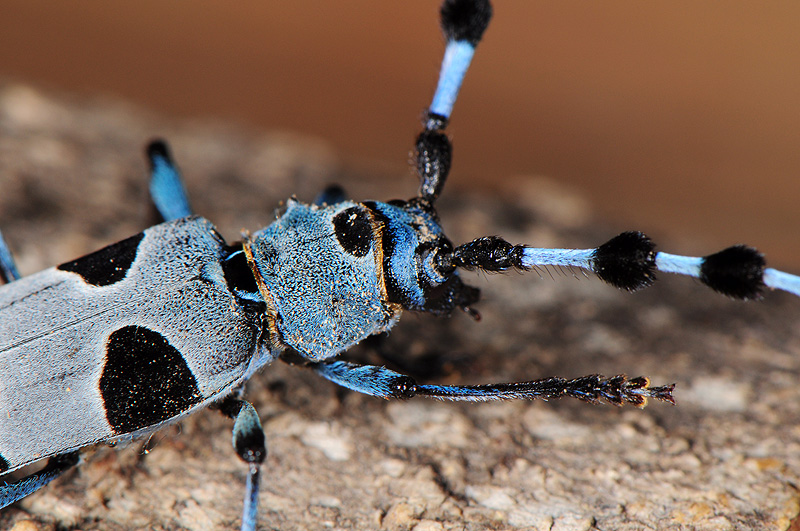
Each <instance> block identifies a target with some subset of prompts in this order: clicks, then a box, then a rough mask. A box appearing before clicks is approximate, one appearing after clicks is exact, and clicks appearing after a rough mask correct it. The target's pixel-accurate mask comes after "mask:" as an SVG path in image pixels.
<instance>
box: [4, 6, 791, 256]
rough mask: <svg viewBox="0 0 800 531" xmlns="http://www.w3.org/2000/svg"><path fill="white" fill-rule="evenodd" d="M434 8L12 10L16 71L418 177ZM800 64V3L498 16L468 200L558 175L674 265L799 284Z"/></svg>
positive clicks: (462, 126) (542, 9) (461, 148)
mask: <svg viewBox="0 0 800 531" xmlns="http://www.w3.org/2000/svg"><path fill="white" fill-rule="evenodd" d="M437 4H438V2H436V1H435V0H406V1H403V2H375V1H367V0H353V1H343V2H326V3H322V2H316V1H308V0H296V1H293V2H264V1H256V0H240V1H238V2H235V3H223V2H210V1H205V0H193V1H188V0H171V1H169V2H163V1H155V0H136V1H131V2H107V1H101V0H84V1H82V2H69V3H67V2H51V1H49V0H48V1H44V0H4V2H3V5H2V7H0V76H2V77H4V78H7V79H12V80H21V81H25V82H30V83H32V84H35V85H39V86H45V87H50V88H56V89H63V90H67V91H70V92H76V93H79V94H84V95H97V94H103V95H113V96H118V97H122V98H126V99H129V100H132V101H135V102H137V103H140V104H142V105H144V106H147V107H150V108H152V109H154V110H156V111H158V112H163V113H168V114H173V115H183V116H218V117H222V118H223V119H232V120H237V121H241V122H245V123H249V124H253V125H256V126H258V127H264V128H283V129H287V130H293V131H299V132H303V133H306V134H311V135H316V136H319V137H323V138H325V139H327V140H328V141H330V143H331V144H333V145H334V147H335V148H336V149H337V151H338V152H340V153H341V154H342V158H343V161H344V163H345V164H346V165H348V166H349V167H351V168H357V169H368V168H374V169H379V171H378V173H379V174H380V175H381V176H382V177H385V176H386V175H397V176H408V175H409V174H408V170H407V154H408V151H409V149H410V146H411V143H412V141H413V138H414V137H415V135H416V133H417V132H418V129H419V122H418V118H419V117H420V115H421V111H422V110H423V109H424V107H425V106H426V105H427V104H428V103H429V101H430V97H431V95H432V92H433V87H434V84H435V80H436V74H437V71H438V65H439V61H440V58H441V52H442V42H441V37H440V35H439V31H438V27H437V20H436V19H437V9H438V6H437ZM799 67H800V2H796V1H795V0H786V1H774V2H769V3H756V2H749V1H727V2H724V3H719V2H697V1H694V0H692V1H688V0H687V1H672V2H669V3H656V2H639V1H633V0H608V1H603V2H591V3H590V2H581V1H577V0H576V1H558V2H551V1H532V0H514V1H508V2H503V1H497V2H496V5H495V18H494V20H493V22H492V25H491V26H490V28H489V31H488V32H487V34H486V37H485V40H484V42H483V43H482V44H481V46H480V48H479V50H478V53H477V55H476V59H475V62H474V64H473V68H472V70H471V72H470V73H469V74H468V76H467V80H466V84H465V87H464V89H463V90H462V93H461V98H460V101H459V102H458V104H457V105H456V108H455V113H454V119H453V123H452V126H451V128H450V132H451V134H452V137H453V139H454V143H455V166H454V170H453V176H452V179H451V182H450V186H459V187H478V186H483V187H491V186H492V184H493V183H496V182H497V181H498V180H500V179H503V178H505V177H507V176H511V175H521V174H524V175H536V174H543V175H547V176H550V177H552V178H554V179H557V180H558V181H560V182H564V183H573V184H574V185H575V186H577V187H580V188H581V189H583V190H584V191H585V192H586V194H587V195H589V196H590V197H592V200H593V203H594V204H595V205H596V207H597V208H598V209H599V210H600V211H601V212H602V213H603V214H604V215H606V216H607V217H609V218H610V219H612V220H613V221H614V222H615V223H617V224H619V226H620V228H622V227H625V228H637V229H641V230H645V231H646V232H648V233H650V234H651V235H652V236H653V237H655V238H656V239H657V241H663V242H664V243H665V244H667V246H668V249H667V250H670V251H675V252H677V251H689V252H695V253H698V252H703V251H709V250H716V249H718V248H721V247H723V246H726V245H729V244H732V243H737V242H740V241H741V242H746V243H751V244H753V245H757V246H758V247H759V248H760V249H761V250H762V251H764V252H765V253H767V255H768V258H769V259H771V263H772V264H774V265H777V266H782V267H785V268H789V269H791V270H793V271H800V246H799V245H798V243H800V236H798V229H800V209H798V208H797V207H796V205H797V203H798V200H800V68H799ZM142 140H143V142H144V141H145V140H146V139H142ZM184 164H186V163H184ZM408 178H409V179H410V181H409V182H410V187H409V193H411V191H412V190H413V186H414V184H413V180H411V178H410V177H408ZM353 192H354V195H356V196H358V193H357V191H353ZM0 193H1V192H0ZM693 242H694V243H693ZM532 243H535V242H532ZM695 243H696V244H697V245H695ZM679 246H680V247H679Z"/></svg>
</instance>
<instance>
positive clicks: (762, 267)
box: [438, 232, 800, 300]
mask: <svg viewBox="0 0 800 531" xmlns="http://www.w3.org/2000/svg"><path fill="white" fill-rule="evenodd" d="M439 260H440V263H439V264H438V265H439V267H441V268H443V269H452V268H453V267H460V268H464V269H480V270H482V271H494V272H502V271H506V270H508V269H512V268H516V269H522V270H529V269H536V268H546V267H548V266H556V267H568V268H569V267H580V268H583V269H587V270H589V271H592V272H594V273H595V274H596V275H597V276H598V277H600V279H601V280H603V281H605V282H608V283H609V284H611V285H612V286H616V287H618V288H620V289H626V290H628V291H636V290H638V289H641V288H644V287H647V286H649V285H651V284H652V283H653V282H654V281H655V279H656V272H657V271H663V272H665V273H676V274H679V275H688V276H691V277H695V278H697V279H699V280H700V281H701V282H702V283H703V284H705V285H706V286H708V287H710V288H711V289H713V290H714V291H717V292H719V293H722V294H723V295H727V296H729V297H732V298H735V299H743V300H747V299H757V298H759V297H760V296H761V290H762V289H763V288H764V287H768V288H772V289H780V290H784V291H788V292H789V293H793V294H794V295H798V296H800V277H798V276H796V275H790V274H789V273H784V272H783V271H778V270H776V269H772V268H768V267H766V262H765V260H764V257H763V256H762V255H761V253H759V252H758V251H757V250H756V249H753V248H752V247H747V246H744V245H735V246H733V247H728V248H727V249H723V250H722V251H720V252H718V253H714V254H710V255H707V256H702V257H692V256H680V255H676V254H668V253H662V252H656V250H655V244H653V242H652V241H650V239H649V238H648V237H647V236H645V235H644V234H642V233H641V232H623V233H622V234H620V235H619V236H616V237H614V238H612V239H611V240H609V241H607V242H606V243H604V244H603V245H601V246H599V247H597V248H595V249H539V248H535V247H528V246H526V245H511V244H510V243H508V242H507V241H505V240H503V239H502V238H499V237H497V236H487V237H484V238H478V239H476V240H473V241H471V242H468V243H465V244H464V245H459V246H458V247H456V248H455V249H454V250H453V251H452V253H443V254H442V255H441V256H440V257H439Z"/></svg>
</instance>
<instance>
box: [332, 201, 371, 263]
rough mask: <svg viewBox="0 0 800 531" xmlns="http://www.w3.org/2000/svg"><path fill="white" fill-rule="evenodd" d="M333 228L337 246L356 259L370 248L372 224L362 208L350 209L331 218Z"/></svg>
mask: <svg viewBox="0 0 800 531" xmlns="http://www.w3.org/2000/svg"><path fill="white" fill-rule="evenodd" d="M333 228H334V233H335V234H336V239H337V240H338V241H339V245H341V246H342V249H344V250H345V252H347V253H348V254H351V255H353V256H355V257H357V258H361V257H363V256H366V255H367V253H369V250H370V247H371V246H372V239H373V238H372V222H371V220H370V216H369V213H368V212H367V211H366V210H365V209H364V208H362V207H350V208H347V209H345V210H342V211H341V212H339V213H338V214H336V215H335V216H334V217H333Z"/></svg>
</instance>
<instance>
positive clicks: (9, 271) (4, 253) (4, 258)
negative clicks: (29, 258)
mask: <svg viewBox="0 0 800 531" xmlns="http://www.w3.org/2000/svg"><path fill="white" fill-rule="evenodd" d="M19 278H20V274H19V271H18V270H17V265H16V263H15V262H14V257H13V256H11V251H10V250H9V249H8V244H6V240H5V239H4V238H3V233H2V232H0V282H2V283H3V284H7V283H9V282H13V281H15V280H17V279H19Z"/></svg>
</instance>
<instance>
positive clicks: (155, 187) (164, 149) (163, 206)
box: [147, 140, 192, 221]
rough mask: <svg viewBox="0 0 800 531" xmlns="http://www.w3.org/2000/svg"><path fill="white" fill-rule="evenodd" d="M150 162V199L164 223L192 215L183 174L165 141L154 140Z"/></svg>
mask: <svg viewBox="0 0 800 531" xmlns="http://www.w3.org/2000/svg"><path fill="white" fill-rule="evenodd" d="M147 159H148V161H149V162H150V197H152V198H153V203H154V204H155V205H156V209H158V212H159V214H161V217H162V218H164V221H171V220H173V219H178V218H185V217H186V216H191V215H192V207H191V206H189V199H188V197H187V195H186V187H185V186H184V185H183V180H182V179H181V174H180V172H179V171H178V168H177V167H176V166H175V163H174V162H173V160H172V156H171V155H170V152H169V147H168V146H167V143H166V142H164V141H163V140H153V141H152V142H150V144H148V146H147Z"/></svg>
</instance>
